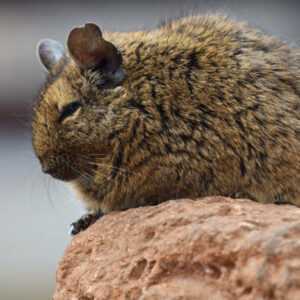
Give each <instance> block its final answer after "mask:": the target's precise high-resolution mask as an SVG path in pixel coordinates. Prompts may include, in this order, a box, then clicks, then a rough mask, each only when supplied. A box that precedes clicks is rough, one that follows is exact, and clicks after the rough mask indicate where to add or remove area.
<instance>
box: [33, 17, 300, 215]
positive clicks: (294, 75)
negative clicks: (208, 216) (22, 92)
mask: <svg viewBox="0 0 300 300" xmlns="http://www.w3.org/2000/svg"><path fill="white" fill-rule="evenodd" d="M103 36H104V38H105V39H107V40H108V41H110V42H111V43H112V44H113V45H114V46H115V47H116V48H117V49H118V50H119V51H120V53H121V54H122V56H123V61H122V64H121V69H122V70H123V71H125V73H126V77H125V78H124V80H123V81H122V82H121V84H120V85H119V86H117V87H114V88H108V89H103V88H101V84H102V83H103V80H104V79H103V74H102V73H101V71H99V70H94V69H82V68H81V67H80V66H79V64H78V63H77V62H76V61H75V60H73V58H72V56H71V57H70V56H64V57H63V58H62V59H61V60H59V61H58V62H57V63H56V64H55V67H53V68H52V69H51V70H50V74H49V77H48V80H47V82H46V84H45V86H44V88H43V90H42V92H41V95H40V97H39V99H38V100H37V102H36V105H35V111H34V117H33V122H32V126H33V133H34V138H33V145H34V149H35V152H36V155H37V157H38V158H39V159H40V161H41V164H42V166H43V169H44V171H45V172H48V173H50V174H51V175H52V176H54V177H56V178H59V179H62V180H66V181H70V183H71V184H72V186H73V187H74V189H75V190H76V191H77V192H78V195H79V197H80V198H81V199H82V200H83V201H84V202H85V203H86V207H87V209H88V210H92V211H93V210H96V211H102V212H104V213H105V212H109V211H113V210H123V209H127V208H130V207H136V206H139V205H147V204H155V203H158V202H161V201H165V200H168V199H176V198H183V197H189V198H194V197H201V196H208V195H223V196H232V197H248V198H250V199H253V200H255V201H260V202H264V203H271V202H276V201H283V202H291V203H293V204H295V205H298V206H300V68H299V66H300V52H299V51H298V50H297V49H294V48H293V47H291V46H289V45H287V44H286V43H283V42H281V41H279V40H278V39H275V38H272V37H269V36H267V35H265V34H264V33H262V32H261V31H259V30H257V29H254V28H251V27H249V26H248V25H246V24H239V23H235V22H233V21H231V20H229V19H227V18H226V17H223V16H219V15H216V16H215V15H204V16H193V17H186V18H182V19H179V20H177V21H174V22H171V23H168V24H166V25H164V26H162V27H160V28H158V29H156V30H154V31H151V32H146V31H139V32H130V33H119V32H113V33H106V34H104V35H103ZM70 103H76V104H74V105H75V106H74V105H73V108H72V105H71V106H70ZM68 104H69V106H68ZM70 107H71V108H70ZM63 113H64V115H63V117H62V114H63Z"/></svg>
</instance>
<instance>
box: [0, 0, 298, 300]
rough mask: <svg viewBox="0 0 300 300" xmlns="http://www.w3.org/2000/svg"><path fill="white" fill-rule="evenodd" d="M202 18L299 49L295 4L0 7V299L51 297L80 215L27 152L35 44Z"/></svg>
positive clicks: (40, 75) (37, 74)
mask: <svg viewBox="0 0 300 300" xmlns="http://www.w3.org/2000/svg"><path fill="white" fill-rule="evenodd" d="M207 12H224V13H226V14H228V15H230V16H233V17H235V18H237V19H238V20H243V21H248V22H249V23H250V24H252V25H255V26H257V27H260V28H263V29H264V30H265V31H266V32H269V33H272V34H273V35H276V36H278V37H280V38H282V39H284V40H286V41H288V42H291V43H294V44H295V45H298V46H299V45H300V34H299V32H300V1H288V0H285V1H276V0H273V1H269V0H264V1H258V0H257V1H256V0H252V1H235V0H232V1H230V0H226V1H209V0H207V1H196V0H195V1H179V0H173V1H171V0H168V1H162V0H160V1H158V0H151V1H143V0H139V1H113V0H110V1H100V0H99V1H83V0H81V1H19V2H17V1H12V0H11V1H7V2H6V1H1V2H0V41H1V45H0V201H1V209H0V241H1V244H0V299H22V300H25V299H30V300H34V299H50V298H51V296H52V295H53V293H54V290H55V269H56V266H57V264H58V262H59V259H60V257H61V255H62V253H63V251H64V250H65V248H66V247H67V245H68V243H69V241H70V239H71V238H70V236H69V233H68V232H69V224H70V223H71V222H72V221H74V220H75V219H77V218H78V217H79V216H80V215H81V214H82V213H83V210H82V207H81V205H80V201H79V200H77V199H76V198H75V197H74V196H73V194H72V192H71V190H70V189H69V187H68V186H67V185H66V184H64V183H62V182H59V181H57V180H54V179H52V178H51V177H50V176H48V175H44V174H42V173H41V168H40V166H39V162H38V161H37V159H36V158H35V157H34V154H33V151H32V146H31V132H30V116H31V113H32V105H33V103H34V101H35V99H36V98H37V95H38V93H39V90H40V88H41V87H42V84H43V81H44V80H45V78H46V74H45V72H44V71H43V69H42V67H41V66H40V65H39V62H38V60H37V58H36V44H37V42H38V41H39V40H40V39H42V38H51V39H55V40H59V41H60V42H62V43H63V44H65V39H66V38H67V35H68V33H69V31H70V30H71V29H72V28H73V27H75V26H80V25H83V24H84V23H85V22H95V23H97V24H99V26H100V27H101V29H102V30H104V31H105V30H121V31H131V30H138V29H152V28H155V27H156V25H157V24H159V23H160V22H161V21H162V20H165V19H168V18H170V17H176V16H178V15H180V14H188V13H193V14H194V13H207Z"/></svg>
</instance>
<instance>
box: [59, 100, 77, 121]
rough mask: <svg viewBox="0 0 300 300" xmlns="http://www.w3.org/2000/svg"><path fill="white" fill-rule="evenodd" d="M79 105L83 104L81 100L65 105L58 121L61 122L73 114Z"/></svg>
mask: <svg viewBox="0 0 300 300" xmlns="http://www.w3.org/2000/svg"><path fill="white" fill-rule="evenodd" d="M79 107H81V104H80V102H79V101H75V102H72V103H69V104H67V105H65V106H64V107H63V108H62V111H61V113H60V116H59V118H58V122H59V123H61V122H62V121H63V120H64V119H65V118H67V117H70V116H72V115H73V114H74V113H75V112H76V111H77V110H78V108H79Z"/></svg>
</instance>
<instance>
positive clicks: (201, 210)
mask: <svg viewBox="0 0 300 300" xmlns="http://www.w3.org/2000/svg"><path fill="white" fill-rule="evenodd" d="M56 280H57V289H56V292H55V295H54V297H53V299H54V300H62V299H63V300H65V299H74V300H75V299H77V300H91V299H99V300H100V299H106V300H107V299H139V300H148V299H149V300H150V299H151V300H152V299H154V300H155V299H163V300H165V299H168V300H175V299H176V300H177V299H178V300H179V299H195V300H201V299H205V300H207V299H210V300H212V299H218V300H219V299H230V300H232V299H241V300H246V299H272V300H273V299H291V300H292V299H295V300H299V299H300V209H299V208H297V207H294V206H290V205H274V204H260V203H255V202H252V201H250V200H236V199H231V198H223V197H209V198H204V199H200V200H199V201H195V200H176V201H168V202H164V203H162V204H160V205H157V206H152V207H140V208H136V209H130V210H127V211H124V212H115V213H111V214H109V215H107V216H104V217H102V218H101V219H100V220H98V221H97V222H96V223H95V224H94V225H92V226H91V227H90V228H88V229H87V230H86V231H84V232H82V233H80V234H79V235H77V236H75V237H74V238H73V240H72V241H71V243H70V245H69V246H68V248H67V250H66V252H65V253H64V255H63V256H62V258H61V261H60V263H59V266H58V269H57V275H56Z"/></svg>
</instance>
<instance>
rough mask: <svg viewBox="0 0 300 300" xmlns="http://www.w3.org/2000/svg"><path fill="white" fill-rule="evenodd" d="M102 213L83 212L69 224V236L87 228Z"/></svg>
mask: <svg viewBox="0 0 300 300" xmlns="http://www.w3.org/2000/svg"><path fill="white" fill-rule="evenodd" d="M103 215H104V214H103V213H102V212H101V211H99V212H95V213H90V214H84V215H83V216H81V217H80V218H79V219H78V220H77V221H75V222H73V223H72V224H71V231H70V233H71V236H74V235H76V234H78V233H79V232H80V231H83V230H85V229H87V228H88V227H89V226H90V225H91V224H93V223H95V222H96V221H97V220H98V219H99V218H101V217H102V216H103Z"/></svg>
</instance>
